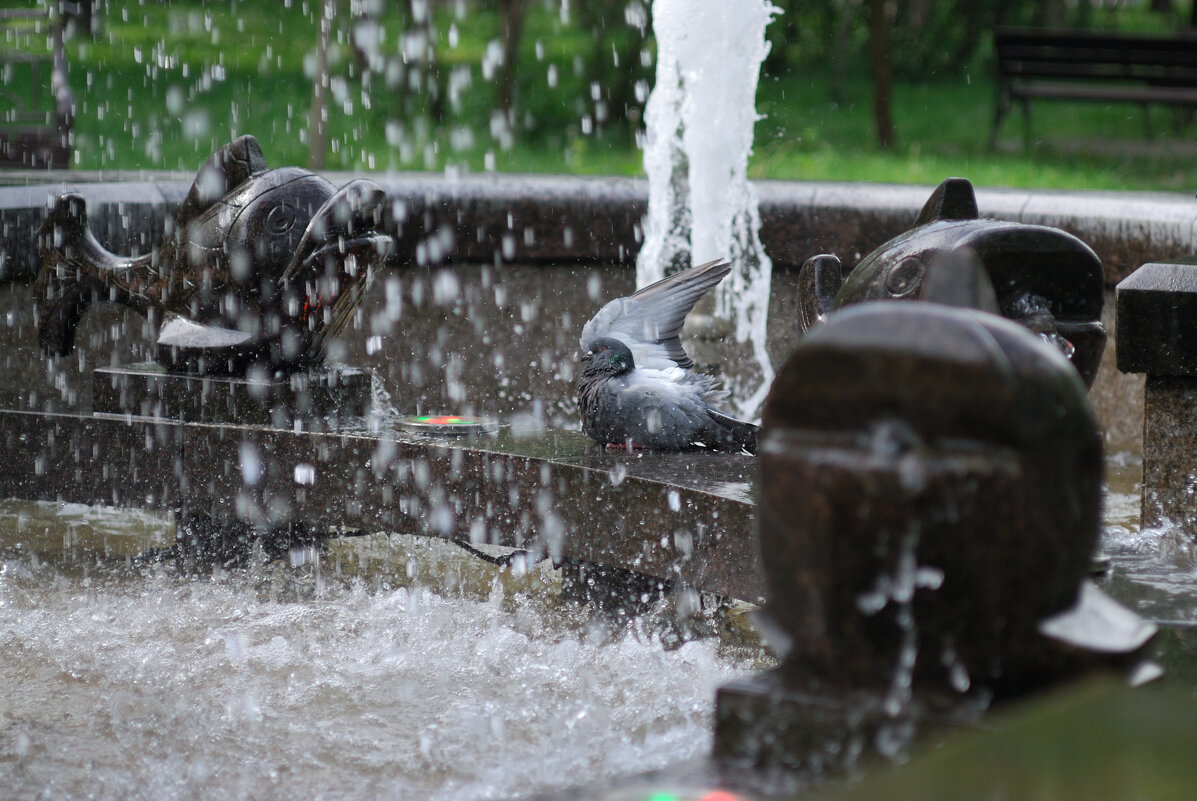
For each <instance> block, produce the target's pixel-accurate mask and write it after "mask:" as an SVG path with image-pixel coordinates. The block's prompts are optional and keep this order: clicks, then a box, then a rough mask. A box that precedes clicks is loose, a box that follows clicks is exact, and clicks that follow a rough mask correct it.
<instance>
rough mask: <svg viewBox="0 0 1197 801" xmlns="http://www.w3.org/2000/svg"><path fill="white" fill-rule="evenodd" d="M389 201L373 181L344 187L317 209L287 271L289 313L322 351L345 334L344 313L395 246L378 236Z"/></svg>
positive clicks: (285, 279) (387, 239) (387, 237)
mask: <svg viewBox="0 0 1197 801" xmlns="http://www.w3.org/2000/svg"><path fill="white" fill-rule="evenodd" d="M386 199H387V198H386V193H385V192H384V191H383V190H382V189H381V188H380V187H379V186H378V185H377V184H375V183H373V182H371V181H367V180H356V181H351V182H350V183H348V184H346V185H345V186H343V187H341V189H339V190H337V191H336V192H335V193H334V194H333V195H332V197H330V198H329V199H328V200H326V201H325V202H324V203H323V205H321V206H320V208H319V209H317V210H316V213H315V214H314V215H313V216H312V219H311V221H310V222H309V223H308V225H307V228H306V229H305V230H304V232H303V236H302V238H301V239H300V241H299V245H298V247H296V249H295V254H294V256H292V258H291V262H290V264H288V265H287V268H286V269H285V270H284V271H283V274H282V285H283V292H284V298H285V299H286V300H285V312H284V314H285V316H286V317H287V318H289V321H291V322H298V323H301V324H303V325H304V326H306V327H307V329H308V330H309V331H312V333H313V336H314V339H315V342H314V344H316V345H318V346H319V345H322V343H323V341H324V340H325V339H326V338H327V337H328V336H330V335H335V334H337V333H340V331H342V330H343V329H344V326H345V324H346V323H348V316H347V315H346V316H345V319H341V317H342V314H343V312H344V311H345V310H346V308H347V307H349V306H353V307H356V305H357V301H358V300H360V293H361V292H362V291H364V289H365V287H366V285H367V279H368V277H369V273H370V271H371V270H372V269H373V268H374V267H376V266H377V265H379V264H381V263H382V262H383V261H384V260H385V259H386V257H387V256H388V255H389V254H390V252H391V249H392V248H393V247H394V240H393V239H392V238H391V237H390V236H389V235H387V234H383V233H379V231H378V226H379V224H380V222H381V217H382V214H383V211H384V208H385V206H384V204H385V202H386ZM347 298H348V299H349V302H347V301H346V299H347ZM348 311H350V312H351V311H352V309H348ZM326 312H331V313H330V314H328V315H327V316H326ZM322 318H323V319H322Z"/></svg>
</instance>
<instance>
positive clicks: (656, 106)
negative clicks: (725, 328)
mask: <svg viewBox="0 0 1197 801" xmlns="http://www.w3.org/2000/svg"><path fill="white" fill-rule="evenodd" d="M777 13H779V10H778V9H777V8H776V7H774V6H772V5H770V3H769V2H768V0H746V1H745V2H741V3H727V2H724V0H656V2H654V3H653V32H654V34H655V35H656V39H657V77H656V85H655V86H654V88H653V91H652V94H651V95H650V97H649V100H648V105H647V107H646V110H645V122H646V126H647V134H646V141H645V149H644V168H645V172H646V173H647V174H648V182H649V203H648V217H647V219H646V220H645V239H644V245H643V247H642V248H641V250H640V254H639V256H638V258H637V262H636V285H637V286H638V287H643V286H647V285H648V284H651V283H653V282H654V281H657V280H660V279H661V278H662V277H664V276H665V275H666V274H667V273H669V272H672V271H674V270H675V269H678V268H680V267H683V266H686V265H689V264H690V263H694V264H700V263H702V262H704V261H709V260H711V259H715V258H722V257H728V258H731V259H732V261H733V262H734V263H735V268H734V269H733V271H732V273H731V275H730V276H729V277H728V278H727V279H725V280H724V281H723V283H722V284H721V285H720V286H719V287H718V288H717V289H716V291H715V306H714V316H715V318H716V319H717V320H724V321H727V322H728V323H730V324H731V325H732V332H734V334H735V337H736V340H737V341H738V342H742V343H745V342H746V343H751V346H752V355H753V357H754V358H755V359H756V362H757V364H758V365H759V367H760V372H761V379H762V382H761V385H760V386H759V387H758V388H757V389H756V391H754V392H753V393H752V394H751V396H750V397H748V398H747V399H742V400H741V401H740V406H741V411H742V412H743V413H747V414H751V413H753V412H755V410H756V408H757V407H758V406H759V405H760V403H761V401H762V400H763V399H764V395H765V392H767V390H768V386H769V384H770V383H771V381H772V378H773V368H772V365H771V363H770V361H769V356H768V353H767V352H766V350H765V329H766V323H767V321H768V310H769V289H770V282H771V279H772V271H773V264H772V262H771V261H770V259H769V257H768V255H766V254H765V251H764V248H763V247H762V246H761V241H760V227H761V219H760V212H759V210H758V208H757V197H756V191H755V190H754V188H753V187H752V185H751V184H750V183H749V182H748V155H749V153H750V152H751V150H752V135H753V127H754V125H755V124H756V120H757V118H758V115H757V113H756V106H755V101H756V87H757V80H758V77H759V74H760V65H761V63H762V62H763V61H764V58H765V56H766V55H767V54H768V52H769V44H768V42H766V41H765V28H766V27H767V26H768V24H769V22H770V20H771V19H772V18H773V16H774V15H775V14H777ZM735 394H736V395H740V394H742V393H739V392H737V393H735Z"/></svg>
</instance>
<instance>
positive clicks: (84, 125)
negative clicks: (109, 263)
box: [0, 0, 1197, 191]
mask: <svg viewBox="0 0 1197 801" xmlns="http://www.w3.org/2000/svg"><path fill="white" fill-rule="evenodd" d="M773 2H774V4H775V5H777V6H778V7H779V9H780V10H781V11H782V13H781V14H780V15H778V16H777V18H776V19H775V20H774V22H773V24H772V25H771V26H770V28H769V31H768V36H769V40H770V42H771V45H772V50H771V52H770V55H769V57H768V59H767V61H766V63H765V64H764V66H763V68H762V77H761V86H760V91H759V94H758V100H757V105H758V109H759V110H760V111H761V113H762V115H763V117H762V120H761V122H760V123H758V125H757V136H756V147H755V152H754V154H753V157H752V161H751V172H752V174H753V175H754V176H756V177H775V178H795V179H824V180H882V181H900V182H921V183H935V182H938V181H939V180H940V179H941V178H943V177H944V176H945V175H950V174H955V175H965V176H967V177H969V178H972V179H973V180H974V182H976V183H978V184H986V185H1015V186H1060V187H1067V188H1086V187H1088V188H1138V189H1166V190H1180V191H1190V190H1192V189H1193V188H1194V184H1197V172H1195V171H1194V169H1193V168H1192V167H1190V164H1193V163H1194V157H1195V156H1197V149H1194V145H1193V142H1192V139H1193V136H1192V132H1193V128H1194V126H1193V120H1192V116H1191V115H1190V114H1183V113H1177V112H1176V111H1175V110H1174V109H1169V108H1153V109H1151V110H1150V112H1149V114H1150V122H1151V128H1152V130H1153V132H1154V135H1153V136H1151V137H1145V136H1144V125H1143V119H1142V112H1141V110H1140V109H1139V108H1138V107H1137V106H1134V105H1118V104H1114V105H1102V104H1082V103H1067V102H1059V103H1040V104H1037V105H1036V107H1035V120H1034V125H1033V128H1032V136H1031V137H1030V144H1029V145H1027V146H1024V144H1023V128H1022V120H1021V119H1020V118H1019V115H1017V114H1012V115H1010V117H1009V118H1008V120H1007V121H1006V122H1005V123H1004V125H1003V128H1002V131H1001V140H1000V147H999V149H998V151H997V152H994V153H990V152H988V151H987V149H986V139H987V135H988V131H989V127H990V125H991V124H992V115H993V110H994V100H995V93H996V87H995V85H994V82H993V80H992V77H991V71H992V40H991V35H990V30H991V28H992V26H993V25H994V24H995V23H1003V24H1029V25H1063V26H1073V27H1085V28H1113V29H1119V30H1136V31H1153V32H1159V33H1167V32H1171V31H1175V30H1178V29H1180V28H1182V27H1184V26H1186V25H1187V24H1188V23H1189V22H1190V13H1191V9H1190V7H1189V6H1188V5H1184V6H1181V5H1179V1H1178V0H1171V2H1170V1H1169V0H1150V1H1149V0H1139V2H1130V1H1129V0H1122V1H1121V2H1119V0H1101V2H1097V1H1096V0H1094V1H1093V2H1090V1H1089V0H1068V1H1067V2H1065V1H1064V0H1048V2H1030V1H1029V0H947V1H946V2H944V1H942V0H941V1H940V2H936V1H935V0H890V1H889V2H888V3H885V4H884V6H885V8H886V9H887V10H888V13H889V15H890V21H891V26H892V31H891V57H892V62H893V67H894V75H895V84H894V89H893V110H894V118H895V127H896V133H897V136H896V141H897V146H896V147H894V148H892V149H890V150H888V151H882V150H880V149H879V148H878V147H877V145H876V143H875V136H874V134H873V128H872V119H871V113H872V112H871V105H870V92H871V82H870V80H869V71H868V30H869V28H868V7H869V5H870V3H868V2H866V0H801V2H799V0H773ZM326 3H327V4H328V8H329V9H330V10H331V14H330V17H331V25H330V37H329V42H328V48H327V63H328V93H327V94H328V107H327V109H326V111H325V115H326V116H327V125H328V129H329V138H328V143H327V146H326V148H324V152H323V153H322V154H313V152H312V147H311V137H310V130H311V127H312V118H311V111H312V106H313V83H314V81H316V80H317V79H318V73H319V70H318V69H317V67H318V64H319V58H318V47H317V43H318V35H317V30H318V18H319V15H320V14H321V13H324V8H325V5H326ZM95 5H96V9H97V13H96V16H95V20H96V27H95V30H94V31H92V32H89V31H86V30H76V31H75V33H74V35H73V36H72V37H71V39H70V40H69V43H68V58H69V62H70V68H71V74H70V81H71V84H72V87H73V89H74V91H75V95H76V98H77V101H78V114H77V119H76V139H75V143H76V157H75V158H76V165H77V166H78V167H80V168H84V169H104V170H108V169H123V170H129V169H179V170H183V171H188V172H189V171H193V170H194V169H195V167H196V166H197V165H198V163H199V162H200V161H202V160H203V159H204V158H206V156H207V155H208V154H209V153H210V152H211V151H212V150H214V149H216V148H217V147H219V146H221V145H222V144H224V143H225V142H227V141H228V140H229V139H230V138H232V137H234V136H236V135H239V134H241V133H254V134H255V135H257V136H258V137H259V139H260V140H261V141H262V142H263V146H264V149H265V151H266V155H267V158H268V159H269V160H270V161H271V163H275V164H281V163H301V164H304V163H320V162H319V159H318V157H319V156H321V155H322V157H323V164H324V165H325V166H326V167H327V168H332V169H350V170H385V169H397V170H411V169H417V170H424V169H429V170H450V171H484V170H500V171H540V172H544V171H553V172H572V173H595V172H602V173H623V174H637V173H639V172H640V169H641V167H640V165H641V154H640V152H639V150H638V145H639V142H640V140H641V139H642V135H643V134H642V127H643V109H644V103H645V101H646V100H647V96H648V92H649V88H650V86H651V84H652V80H653V73H654V66H655V55H656V54H655V48H654V44H653V40H652V35H651V33H652V29H651V9H650V5H649V2H648V0H587V2H578V1H577V0H493V1H492V2H484V1H483V0H279V2H278V3H277V4H267V3H258V2H248V1H247V0H219V2H218V1H217V0H172V2H160V1H155V0H95ZM76 27H79V26H76ZM0 44H2V46H3V48H4V49H7V50H14V49H15V50H38V49H39V48H41V49H44V48H45V47H46V45H47V36H46V32H45V29H44V27H42V28H28V27H27V28H23V29H22V28H17V29H15V30H14V29H13V27H12V26H11V25H10V26H9V27H8V29H7V30H5V32H4V38H3V41H2V42H0ZM6 77H11V76H9V75H8V74H6ZM6 83H7V81H6Z"/></svg>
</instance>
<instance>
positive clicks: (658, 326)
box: [581, 259, 731, 369]
mask: <svg viewBox="0 0 1197 801" xmlns="http://www.w3.org/2000/svg"><path fill="white" fill-rule="evenodd" d="M729 272H731V262H728V261H725V260H722V259H717V260H715V261H709V262H707V263H706V264H700V265H698V266H697V267H691V268H690V269H688V270H682V271H681V272H677V273H674V274H673V275H670V276H667V277H666V278H663V279H661V280H660V281H657V282H656V283H655V284H650V285H649V286H646V287H645V288H644V289H641V290H638V291H637V292H635V293H634V294H632V295H630V296H628V297H626V298H618V299H616V300H613V301H611V302H610V303H608V304H607V305H606V306H604V307H603V308H602V309H600V310H599V313H598V314H596V315H595V316H594V317H593V318H592V319H591V320H590V322H588V323H586V325H585V326H583V327H582V343H581V344H582V350H583V351H585V350H587V349H589V343H590V342H593V341H594V340H595V339H598V338H600V337H614V338H615V339H618V340H620V341H621V342H623V343H624V344H626V345H627V346H628V347H629V348H631V350H632V356H633V358H634V359H635V361H636V364H637V366H642V367H649V368H657V369H662V368H665V367H668V366H672V365H671V364H670V363H671V362H672V363H673V364H676V365H677V366H679V367H684V368H690V367H693V366H694V360H693V359H691V358H690V356H689V355H688V354H687V353H686V351H685V349H684V348H683V347H682V340H681V332H682V325H683V324H684V323H685V321H686V315H687V314H689V313H690V310H691V309H693V308H694V304H695V303H697V302H698V299H699V298H701V297H702V296H703V295H705V294H706V293H707V292H708V291H710V289H711V287H713V286H715V284H717V283H719V282H720V281H722V280H723V277H724V276H726V275H727V274H728V273H729Z"/></svg>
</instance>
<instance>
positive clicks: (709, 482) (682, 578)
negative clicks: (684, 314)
mask: <svg viewBox="0 0 1197 801" xmlns="http://www.w3.org/2000/svg"><path fill="white" fill-rule="evenodd" d="M0 432H2V433H0V459H3V460H4V462H5V464H6V465H7V466H8V469H7V470H6V471H4V473H3V475H2V476H0V496H3V497H12V498H24V499H30V500H60V501H67V502H74V503H88V504H108V505H115V506H128V507H141V508H149V509H164V510H172V509H174V510H181V511H182V512H183V513H184V514H187V513H188V512H189V511H199V512H202V513H203V514H206V515H210V516H212V517H213V518H216V519H228V520H235V519H236V520H243V521H247V522H248V523H250V524H251V525H253V526H254V527H255V528H257V529H259V530H268V529H269V528H271V527H273V526H279V525H286V524H288V523H289V521H293V520H297V521H303V522H304V524H305V525H309V526H312V527H317V528H320V527H323V528H324V529H333V528H337V529H342V530H344V529H350V530H352V529H357V530H360V531H362V532H375V531H387V532H395V533H401V534H421V535H428V536H437V537H442V538H447V539H457V540H462V541H466V542H471V543H474V544H489V545H497V546H503V547H510V548H523V549H527V550H528V551H530V552H531V553H532V554H533V556H534V557H544V556H547V557H550V558H552V559H553V560H554V561H556V562H560V561H562V560H565V559H570V560H576V561H584V562H590V563H594V564H600V565H606V566H609V567H616V568H620V569H624V570H631V571H634V572H636V573H640V574H643V575H646V576H650V577H655V578H658V579H662V580H666V581H675V582H679V583H681V584H684V585H688V586H692V587H695V588H698V589H700V590H703V591H706V592H711V593H715V594H717V595H721V596H726V597H732V598H737V599H740V600H744V601H748V602H751V603H760V602H761V601H762V599H763V595H764V591H763V587H762V584H761V578H760V572H761V571H760V568H759V560H758V558H757V554H756V547H755V544H754V542H753V522H752V521H753V508H754V502H753V498H752V490H751V484H752V481H753V480H754V476H755V469H756V467H755V461H754V459H753V458H752V457H750V456H736V455H727V454H703V453H700V454H654V453H636V454H626V453H608V452H603V451H600V450H598V449H597V448H596V447H595V446H594V445H593V443H591V442H590V440H589V439H587V438H586V437H584V436H583V435H582V434H580V433H577V432H566V431H554V430H546V431H542V432H538V433H536V434H535V435H534V436H529V437H517V436H515V435H513V434H512V432H511V431H510V429H503V430H501V431H500V432H499V434H497V435H494V436H485V437H477V438H462V439H454V440H449V441H446V440H445V439H443V438H435V439H434V438H429V437H419V436H414V435H408V434H405V433H402V432H398V431H390V430H386V431H384V432H379V433H369V432H368V431H366V426H365V424H364V423H363V424H362V425H360V431H359V432H358V433H351V432H350V431H349V430H340V431H331V432H323V433H320V432H309V431H300V432H297V431H292V430H281V429H277V428H271V427H267V426H250V425H218V424H207V423H186V422H179V421H171V420H166V419H162V418H150V417H140V416H136V417H135V416H132V415H129V416H125V417H116V416H113V417H108V416H105V417H93V416H83V415H73V414H46V413H30V412H12V411H0Z"/></svg>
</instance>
